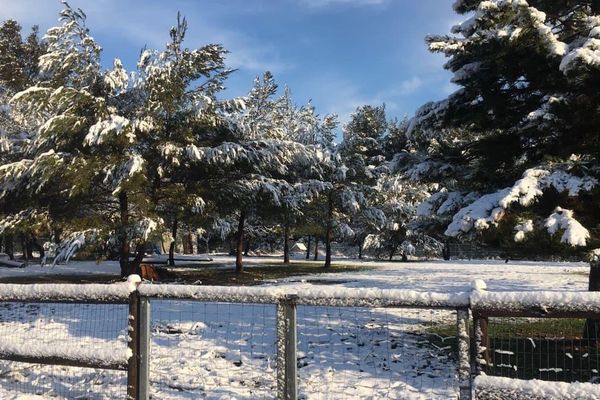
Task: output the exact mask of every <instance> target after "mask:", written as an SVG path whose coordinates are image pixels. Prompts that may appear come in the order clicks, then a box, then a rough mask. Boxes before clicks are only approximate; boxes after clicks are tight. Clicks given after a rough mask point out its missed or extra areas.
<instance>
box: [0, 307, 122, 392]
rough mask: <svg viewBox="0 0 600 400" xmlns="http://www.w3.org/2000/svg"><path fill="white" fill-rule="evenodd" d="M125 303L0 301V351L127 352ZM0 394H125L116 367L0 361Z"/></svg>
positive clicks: (47, 353)
mask: <svg viewBox="0 0 600 400" xmlns="http://www.w3.org/2000/svg"><path fill="white" fill-rule="evenodd" d="M127 316H128V309H127V305H123V304H73V303H56V304H54V303H19V302H2V303H0V351H1V352H2V353H3V354H4V355H10V354H11V353H16V354H27V356H28V357H29V358H36V357H49V356H56V355H65V354H67V355H70V356H72V357H75V358H77V357H78V354H82V358H83V359H85V356H83V355H85V354H90V352H95V353H96V354H100V355H101V354H103V352H104V354H106V353H108V352H113V353H118V352H121V353H122V354H123V357H125V354H126V351H127ZM0 391H1V392H0V398H2V399H5V398H13V397H14V398H20V397H19V396H23V395H25V394H38V395H42V396H44V397H58V398H86V399H87V398H89V399H96V398H98V399H111V398H125V396H126V376H125V374H124V373H122V372H119V371H106V370H102V369H93V368H80V367H65V366H57V365H55V366H52V365H41V364H36V363H23V362H14V361H0Z"/></svg>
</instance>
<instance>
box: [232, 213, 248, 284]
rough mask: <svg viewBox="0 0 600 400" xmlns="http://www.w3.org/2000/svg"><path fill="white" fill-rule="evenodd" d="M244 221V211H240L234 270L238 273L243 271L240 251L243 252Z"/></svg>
mask: <svg viewBox="0 0 600 400" xmlns="http://www.w3.org/2000/svg"><path fill="white" fill-rule="evenodd" d="M244 222H246V212H245V211H242V212H240V220H239V222H238V230H237V235H236V236H237V237H236V254H235V272H237V273H238V274H240V273H242V272H244V264H243V262H242V253H243V252H244Z"/></svg>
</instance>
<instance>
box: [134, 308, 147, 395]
mask: <svg viewBox="0 0 600 400" xmlns="http://www.w3.org/2000/svg"><path fill="white" fill-rule="evenodd" d="M139 307H140V312H139V319H138V327H139V331H138V351H139V358H138V362H139V364H138V377H137V378H138V397H137V399H138V400H148V399H149V398H150V387H149V377H150V300H149V299H148V298H147V297H140V300H139Z"/></svg>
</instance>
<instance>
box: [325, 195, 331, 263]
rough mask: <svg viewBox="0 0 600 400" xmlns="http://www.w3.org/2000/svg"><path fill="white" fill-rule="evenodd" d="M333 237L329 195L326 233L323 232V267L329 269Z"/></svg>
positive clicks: (329, 197) (329, 198)
mask: <svg viewBox="0 0 600 400" xmlns="http://www.w3.org/2000/svg"><path fill="white" fill-rule="evenodd" d="M332 236H333V196H332V195H331V194H329V196H328V198H327V231H326V232H325V265H323V267H325V268H329V267H331V239H332Z"/></svg>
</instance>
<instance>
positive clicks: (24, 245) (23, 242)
mask: <svg viewBox="0 0 600 400" xmlns="http://www.w3.org/2000/svg"><path fill="white" fill-rule="evenodd" d="M20 236H21V253H22V254H23V259H24V260H25V262H28V261H29V251H28V250H29V249H28V248H27V247H28V246H27V239H26V238H25V235H20Z"/></svg>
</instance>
